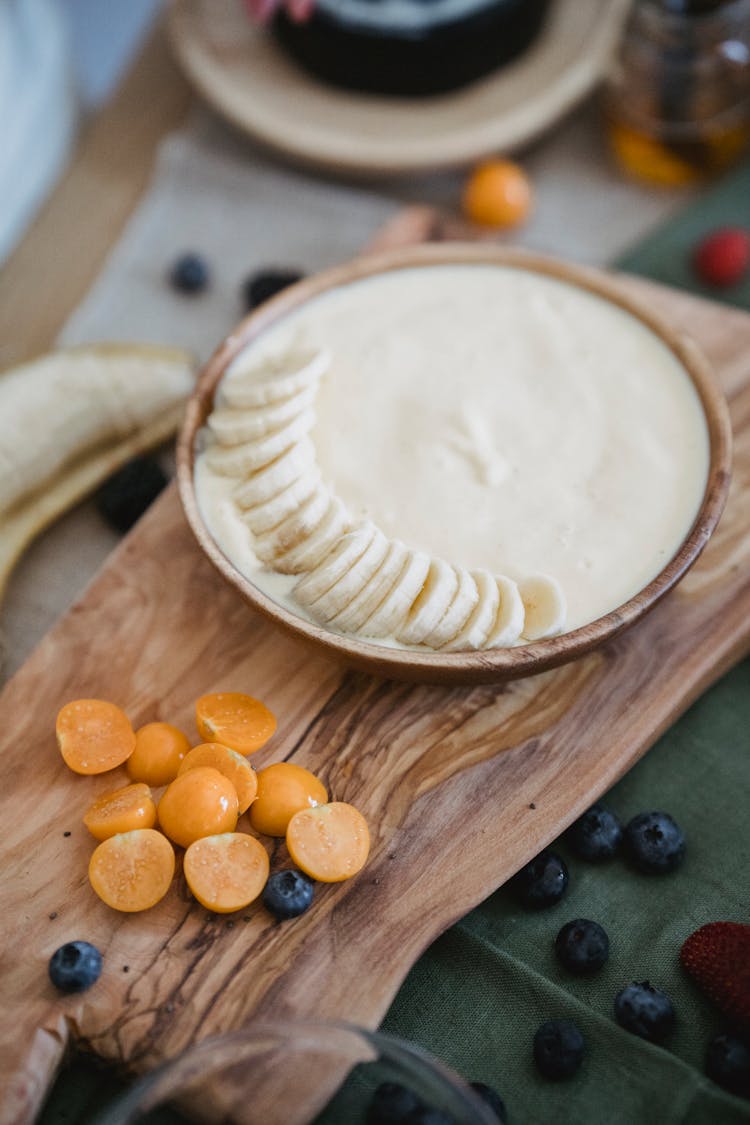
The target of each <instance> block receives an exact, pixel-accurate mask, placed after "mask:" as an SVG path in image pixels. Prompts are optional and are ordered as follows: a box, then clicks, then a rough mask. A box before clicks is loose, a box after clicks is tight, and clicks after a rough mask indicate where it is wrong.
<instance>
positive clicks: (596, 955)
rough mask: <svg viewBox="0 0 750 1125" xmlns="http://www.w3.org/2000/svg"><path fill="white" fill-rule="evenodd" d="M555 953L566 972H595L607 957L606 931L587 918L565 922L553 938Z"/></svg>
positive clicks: (581, 974) (582, 973) (579, 974)
mask: <svg viewBox="0 0 750 1125" xmlns="http://www.w3.org/2000/svg"><path fill="white" fill-rule="evenodd" d="M555 953H556V954H557V959H558V961H559V962H560V964H561V965H562V966H563V967H564V968H566V969H567V970H568V972H570V973H576V974H577V975H578V976H585V975H586V974H587V973H595V972H596V971H597V969H601V967H602V965H603V964H604V962H605V961H606V960H607V958H608V957H609V938H608V937H607V931H606V930H605V929H604V927H603V926H600V925H599V923H598V922H591V921H589V919H588V918H576V919H575V920H574V921H573V922H566V923H565V925H564V926H563V928H562V929H561V930H560V932H559V934H558V935H557V937H556V938H555Z"/></svg>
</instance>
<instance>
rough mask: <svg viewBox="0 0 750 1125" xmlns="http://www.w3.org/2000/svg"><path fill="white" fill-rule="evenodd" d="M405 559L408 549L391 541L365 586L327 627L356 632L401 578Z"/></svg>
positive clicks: (397, 542) (397, 541)
mask: <svg viewBox="0 0 750 1125" xmlns="http://www.w3.org/2000/svg"><path fill="white" fill-rule="evenodd" d="M408 555H409V550H408V548H407V547H406V546H405V545H404V544H403V543H402V542H401V541H400V540H399V539H394V540H392V541H391V542H390V543H389V544H388V550H387V551H386V553H385V556H384V557H383V560H382V562H381V564H380V566H379V567H378V569H377V570H376V571H375V573H374V574H373V575H372V577H371V578H370V580H369V582H366V583H365V584H364V585H363V586H362V588H361V590H360V591H359V593H358V594H357V595H356V596H355V597H354V598H352V600H351V601H350V602H349V605H348V606H346V607H345V608H344V609H342V610H341V611H340V612H339V613H337V614H336V615H335V616H334V617H332V618H331V620H330V621H329V623H328V624H329V625H331V626H332V627H333V628H335V629H340V630H341V631H342V632H343V633H356V632H359V630H360V629H361V628H362V626H363V625H364V623H365V622H366V621H367V620H368V619H369V618H370V617H371V616H372V614H373V613H374V611H375V610H376V609H377V607H378V606H379V605H380V603H381V602H382V601H383V599H384V598H385V597H386V595H387V594H389V593H390V592H391V590H392V589H393V587H394V586H395V584H396V582H397V580H398V579H399V578H400V577H401V574H402V572H403V569H404V565H405V563H406V560H407V557H408Z"/></svg>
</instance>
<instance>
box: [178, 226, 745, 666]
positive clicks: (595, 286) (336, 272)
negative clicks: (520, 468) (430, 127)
mask: <svg viewBox="0 0 750 1125" xmlns="http://www.w3.org/2000/svg"><path fill="white" fill-rule="evenodd" d="M467 263H468V264H472V263H479V264H490V265H492V264H495V265H502V266H510V267H512V268H514V269H519V270H531V271H533V272H536V273H541V274H545V275H547V276H550V277H554V278H558V279H560V280H562V281H565V282H568V283H572V284H574V285H577V286H579V287H580V288H583V289H586V290H589V291H590V292H593V293H596V294H598V295H599V296H601V297H604V298H606V299H607V300H609V301H612V302H614V303H615V304H616V305H619V306H620V307H621V308H623V309H625V310H627V311H628V312H629V313H631V314H632V315H633V316H635V317H636V318H637V319H639V320H640V321H641V322H643V323H644V324H646V325H647V326H648V327H649V328H650V329H651V330H652V331H653V332H654V333H656V335H657V336H659V337H660V338H661V339H662V340H663V341H664V342H665V343H666V344H667V346H668V347H669V348H670V350H671V351H672V352H673V353H674V355H675V356H676V357H677V358H678V359H679V361H680V362H681V364H682V365H683V367H684V368H685V370H686V371H687V373H688V374H689V376H690V378H691V379H692V381H693V383H694V385H695V388H696V390H697V392H698V395H699V397H700V400H701V403H702V405H703V409H704V412H705V417H706V423H707V427H708V435H709V470H708V479H707V482H706V488H705V492H704V495H703V501H702V503H701V506H700V510H699V511H698V514H697V516H696V518H695V521H694V523H693V525H692V527H691V529H690V531H689V533H688V534H687V536H686V537H685V539H684V540H683V542H682V543H681V544H680V546H679V548H678V549H677V551H676V552H675V553H674V555H673V557H672V558H671V559H670V561H669V562H668V563H667V564H666V566H665V567H664V568H663V570H661V571H660V572H659V574H657V576H656V577H655V578H654V579H652V580H651V582H649V583H648V584H647V585H646V586H644V588H643V589H642V590H641V591H640V592H639V593H638V594H636V595H635V596H634V597H632V598H630V599H629V600H628V601H626V602H625V603H623V604H622V605H620V606H619V607H618V608H617V609H614V610H612V611H611V612H610V613H607V614H605V615H604V616H603V617H599V618H597V619H596V620H595V621H592V622H590V623H589V624H588V625H583V626H581V627H580V628H577V629H574V630H572V631H571V632H569V633H564V634H563V635H562V636H558V637H550V638H547V639H545V640H540V641H535V642H533V643H531V644H525V645H520V646H518V647H515V648H498V649H487V650H484V651H481V652H475V651H471V652H468V651H467V652H432V651H425V652H420V651H414V650H410V649H397V648H389V647H386V646H385V645H381V644H378V643H376V642H375V641H366V640H361V639H359V638H357V637H353V636H342V635H340V634H338V633H335V632H333V631H332V630H329V629H326V628H324V627H322V626H320V625H316V624H314V623H312V622H310V621H307V620H306V619H304V618H302V617H298V616H297V615H296V614H294V613H293V612H291V611H290V610H288V609H286V608H284V607H283V606H281V605H278V604H277V603H276V602H274V601H273V600H272V599H271V598H269V597H268V595H267V594H265V593H263V591H262V590H260V589H259V588H258V587H257V586H256V585H255V584H254V583H253V582H252V581H251V580H250V579H248V578H246V577H245V576H244V575H243V574H241V573H240V572H239V571H238V570H237V569H236V568H235V567H234V566H233V565H232V563H230V562H229V560H228V559H227V558H226V557H225V555H224V554H222V552H221V550H220V549H219V547H218V546H217V544H216V543H215V541H214V540H213V538H212V537H211V535H210V534H209V532H208V529H207V528H206V526H205V524H204V522H203V520H202V518H201V514H200V512H199V510H198V504H197V502H196V496H195V488H194V482H193V461H194V452H195V440H196V435H197V433H198V430H199V429H200V428H201V426H203V424H204V422H205V420H206V418H207V416H208V414H209V413H210V411H211V409H212V405H213V397H214V392H215V390H216V387H217V385H218V383H219V381H220V379H221V378H222V376H223V374H224V372H225V371H226V369H227V367H228V366H229V364H230V363H231V362H232V360H233V359H234V358H235V356H236V355H237V354H238V353H239V352H240V351H241V350H242V349H243V348H244V347H245V346H246V345H247V344H248V343H249V342H250V341H251V340H254V339H255V338H256V337H257V336H259V335H260V334H261V333H262V332H263V331H264V330H265V329H267V328H268V327H269V325H271V324H274V323H275V322H276V321H278V320H279V319H281V318H282V317H284V316H285V315H286V314H287V313H289V312H290V311H291V310H292V309H296V308H297V307H298V306H299V305H301V304H303V303H305V302H306V301H309V300H310V299H311V298H314V297H317V296H318V295H319V294H321V293H323V292H325V291H327V290H329V289H333V288H336V287H338V286H341V285H346V284H347V283H349V282H351V281H355V280H357V279H359V278H364V277H369V276H370V275H372V274H377V273H382V272H384V271H388V270H397V269H404V268H409V267H414V266H425V265H455V264H467ZM730 468H731V427H730V421H729V412H728V409H727V405H726V402H725V400H724V396H723V394H722V392H721V390H720V389H719V387H718V385H717V383H716V381H715V380H714V377H713V374H712V372H711V370H710V368H709V366H708V363H707V361H706V360H705V359H704V358H703V356H702V354H701V353H700V351H699V350H698V348H697V347H696V345H695V344H693V342H692V341H691V340H690V339H688V338H686V337H685V336H682V335H681V334H680V333H678V332H676V331H674V330H673V329H671V328H670V327H669V325H668V324H666V323H664V322H663V321H662V320H661V319H660V318H659V317H656V316H654V315H653V313H651V312H650V311H649V310H648V309H647V308H645V307H643V306H641V305H639V304H638V303H637V302H636V301H634V300H632V299H631V298H630V297H629V296H626V295H625V294H624V293H623V292H622V291H621V290H620V288H618V285H617V282H616V280H615V279H610V278H609V277H607V276H606V275H604V274H601V273H599V272H597V271H594V270H588V269H583V268H580V267H574V266H571V265H568V264H567V263H563V262H558V261H555V260H553V259H548V258H543V257H539V256H537V255H531V254H526V253H524V252H521V251H516V250H508V249H501V248H499V247H496V246H487V245H475V244H461V243H451V244H449V245H446V244H442V245H432V246H420V247H413V248H409V249H399V250H396V251H390V252H387V253H383V254H378V255H371V256H368V257H367V258H362V259H359V260H356V261H354V262H351V263H349V264H346V265H343V266H338V267H336V268H335V269H331V270H327V271H326V272H325V273H322V274H319V275H317V276H315V277H311V278H308V279H306V280H304V281H301V282H299V283H298V284H297V285H294V286H292V287H290V288H289V289H286V290H284V292H282V293H280V294H279V295H278V296H276V297H275V298H273V300H271V301H268V302H267V303H266V304H264V305H263V306H262V307H261V308H260V309H258V310H257V311H256V312H254V313H253V314H252V315H251V316H249V317H247V318H246V319H245V320H243V321H242V322H241V323H240V324H239V325H238V327H237V328H236V329H235V331H234V332H233V333H232V334H231V335H230V336H229V337H228V339H227V340H226V341H225V342H224V343H223V344H222V345H221V346H220V347H219V348H218V350H217V351H216V352H215V353H214V355H213V356H212V358H211V359H210V360H209V361H208V363H207V364H206V367H205V368H204V370H203V372H202V373H201V376H200V378H199V380H198V385H197V387H196V390H195V392H194V394H193V396H192V398H191V399H190V401H189V403H188V407H187V413H186V416H185V421H184V424H183V427H182V432H181V434H180V438H179V442H178V449H177V479H178V484H179V490H180V496H181V498H182V503H183V506H184V509H185V514H186V516H187V519H188V523H189V524H190V526H191V528H192V530H193V532H194V534H195V536H196V538H197V540H198V543H199V544H200V546H201V547H202V549H203V551H204V552H205V553H206V555H207V556H208V558H209V559H210V560H211V562H212V563H213V565H214V566H215V567H216V569H217V570H218V571H219V573H220V574H221V575H222V576H223V577H224V578H225V579H226V580H227V582H229V583H230V584H231V585H232V586H234V587H235V589H236V590H237V591H238V592H239V593H240V594H241V596H242V597H243V598H244V599H245V600H246V601H247V602H249V604H250V605H251V606H252V607H253V608H254V609H256V610H259V611H260V612H261V613H263V614H265V615H266V616H267V617H269V618H270V619H271V620H272V621H274V622H276V624H278V625H279V626H280V627H281V628H283V629H286V630H287V631H288V632H290V633H293V634H294V635H295V636H297V637H300V638H304V639H305V640H306V641H308V642H310V643H311V644H312V645H314V646H316V647H317V648H318V649H319V650H322V651H324V652H326V653H327V654H328V655H329V656H330V655H336V654H337V655H338V656H340V657H343V658H344V659H345V661H346V662H348V663H350V664H352V665H355V666H356V667H358V668H362V669H365V670H367V671H370V672H375V673H377V674H379V675H384V676H389V677H391V678H395V679H408V680H422V681H432V682H446V683H481V682H489V681H502V680H507V679H511V678H513V677H516V676H526V675H531V674H533V673H536V672H542V671H544V670H545V669H548V668H552V667H554V666H555V665H558V664H563V663H564V662H566V661H568V660H572V659H574V658H575V657H577V656H581V655H582V654H583V653H586V652H589V651H590V650H591V649H593V648H596V647H597V646H599V645H602V644H603V643H604V642H605V641H608V640H610V639H611V638H612V637H614V636H615V635H616V634H617V633H619V632H621V631H622V630H623V629H625V628H627V627H628V626H630V625H632V624H633V623H634V622H635V621H637V620H638V618H640V617H643V615H644V614H645V613H647V612H648V611H649V610H650V609H652V608H653V606H654V605H655V604H656V603H657V602H658V601H659V599H660V598H662V597H663V596H664V595H665V594H666V593H667V592H668V591H669V590H671V588H672V587H673V586H674V585H675V583H677V582H678V581H679V580H680V579H681V578H682V576H683V575H684V574H685V572H686V571H687V570H688V568H689V567H690V566H692V564H693V563H694V562H695V560H696V559H697V558H698V556H699V555H700V553H701V551H702V550H703V548H704V547H705V545H706V543H707V542H708V539H709V537H710V536H711V533H712V532H713V530H714V528H715V527H716V524H717V523H718V520H719V517H720V515H721V512H722V510H723V507H724V503H725V501H726V497H727V492H728V489H729V478H730Z"/></svg>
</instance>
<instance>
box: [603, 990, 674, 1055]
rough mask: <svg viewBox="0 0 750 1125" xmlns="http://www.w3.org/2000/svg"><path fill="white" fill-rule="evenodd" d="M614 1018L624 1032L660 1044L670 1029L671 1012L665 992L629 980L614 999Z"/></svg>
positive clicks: (671, 1008) (672, 1023)
mask: <svg viewBox="0 0 750 1125" xmlns="http://www.w3.org/2000/svg"><path fill="white" fill-rule="evenodd" d="M615 1019H616V1020H617V1022H618V1023H619V1024H620V1026H621V1027H624V1028H625V1030H626V1031H632V1033H633V1035H640V1037H641V1039H648V1041H649V1042H650V1043H663V1042H664V1040H665V1039H667V1038H668V1036H669V1035H670V1034H671V1032H672V1031H673V1030H674V1025H675V1020H676V1016H675V1010H674V1005H673V1004H672V1001H671V1000H670V998H669V997H668V996H667V994H666V992H662V991H661V989H659V988H654V986H653V985H652V984H650V983H649V982H648V981H647V980H644V981H641V983H640V984H639V983H638V982H637V981H633V983H632V984H629V985H627V986H626V987H625V988H623V989H622V990H621V991H620V992H618V993H617V996H615Z"/></svg>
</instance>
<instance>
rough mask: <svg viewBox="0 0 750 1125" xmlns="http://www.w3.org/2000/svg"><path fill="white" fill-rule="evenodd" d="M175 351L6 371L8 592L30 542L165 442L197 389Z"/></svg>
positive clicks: (0, 434)
mask: <svg viewBox="0 0 750 1125" xmlns="http://www.w3.org/2000/svg"><path fill="white" fill-rule="evenodd" d="M193 378H194V362H193V360H192V357H191V356H190V355H189V354H188V353H187V352H184V351H181V350H178V349H176V348H163V347H155V346H149V345H140V344H139V345H135V344H94V345H87V346H82V347H74V348H64V349H61V350H60V351H57V352H52V353H50V354H49V355H45V356H41V357H40V358H38V359H35V360H32V361H30V362H28V363H24V364H21V365H20V366H18V367H15V368H12V369H11V370H9V371H6V372H4V373H2V374H0V593H2V590H3V588H4V586H5V583H6V581H7V578H8V576H9V574H10V571H11V570H12V568H13V566H14V565H15V562H16V560H17V559H18V558H19V556H20V554H21V553H22V551H23V550H24V548H25V547H26V545H27V544H28V543H29V542H30V541H31V540H32V539H33V538H34V536H36V535H37V534H38V533H39V532H40V531H41V530H42V529H43V528H44V527H46V526H47V524H49V523H51V522H52V521H53V520H54V519H56V518H57V517H58V516H59V515H61V514H62V513H63V512H64V511H65V510H66V509H67V508H69V507H71V506H72V505H73V504H75V503H77V502H78V501H79V500H81V499H82V498H83V497H84V496H85V495H86V494H87V493H89V492H90V491H92V489H94V488H96V486H97V485H98V484H100V483H101V482H102V481H103V480H105V479H106V478H107V477H108V476H109V475H110V474H111V473H112V472H114V471H115V469H117V468H119V467H120V466H121V465H122V464H124V462H125V461H127V460H129V459H130V458H131V457H133V456H135V455H136V454H138V453H141V452H143V451H144V450H145V449H149V448H151V447H153V446H155V445H158V444H159V443H160V442H163V441H166V439H167V438H168V437H170V436H171V434H173V433H174V431H175V430H176V428H177V425H178V423H179V420H180V416H181V414H182V408H183V404H184V401H185V399H186V398H187V396H188V394H189V393H190V391H191V390H192V387H193Z"/></svg>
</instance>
